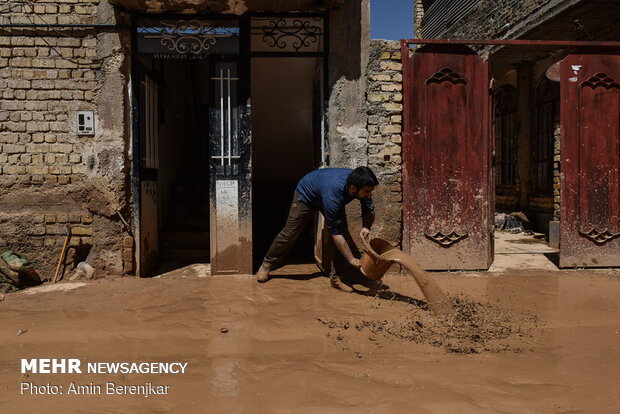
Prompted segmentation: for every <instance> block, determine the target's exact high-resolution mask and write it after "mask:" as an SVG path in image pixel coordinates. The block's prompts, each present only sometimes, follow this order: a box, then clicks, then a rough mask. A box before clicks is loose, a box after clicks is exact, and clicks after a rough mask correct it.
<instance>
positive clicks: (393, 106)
mask: <svg viewBox="0 0 620 414" xmlns="http://www.w3.org/2000/svg"><path fill="white" fill-rule="evenodd" d="M383 107H384V108H385V110H386V111H389V112H402V110H403V106H402V104H399V103H393V102H386V103H384V104H383Z"/></svg>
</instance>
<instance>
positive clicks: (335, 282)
mask: <svg viewBox="0 0 620 414" xmlns="http://www.w3.org/2000/svg"><path fill="white" fill-rule="evenodd" d="M329 282H330V283H331V285H332V287H333V288H335V289H338V290H340V291H342V292H345V293H352V292H353V288H352V287H351V286H348V285H345V284H344V283H343V282H342V280H340V278H339V277H338V276H336V275H334V276H330V277H329Z"/></svg>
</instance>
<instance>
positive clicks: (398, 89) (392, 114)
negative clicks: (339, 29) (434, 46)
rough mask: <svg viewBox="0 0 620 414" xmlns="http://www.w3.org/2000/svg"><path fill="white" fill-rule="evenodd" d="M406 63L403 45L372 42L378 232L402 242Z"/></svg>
mask: <svg viewBox="0 0 620 414" xmlns="http://www.w3.org/2000/svg"><path fill="white" fill-rule="evenodd" d="M402 79H403V77H402V63H401V54H400V44H399V43H398V42H395V41H386V40H372V41H371V45H370V61H369V65H368V93H367V113H368V166H369V167H370V168H371V169H372V170H373V171H375V173H377V178H378V179H379V182H380V184H381V185H380V186H379V187H378V188H377V189H376V190H375V197H374V198H375V200H376V201H375V206H376V209H377V222H376V224H375V226H374V232H375V233H376V234H377V235H379V236H381V237H383V238H386V239H388V240H390V241H392V242H394V243H398V244H400V243H401V238H402V168H401V166H402V121H403V119H402V111H403V94H402V88H403V86H402Z"/></svg>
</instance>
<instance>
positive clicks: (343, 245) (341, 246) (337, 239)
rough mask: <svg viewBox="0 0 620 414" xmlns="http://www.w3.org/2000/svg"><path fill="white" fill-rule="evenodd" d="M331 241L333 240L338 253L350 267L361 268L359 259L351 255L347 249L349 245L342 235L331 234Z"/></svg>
mask: <svg viewBox="0 0 620 414" xmlns="http://www.w3.org/2000/svg"><path fill="white" fill-rule="evenodd" d="M332 239H333V240H334V244H335V245H336V248H337V249H338V251H339V252H340V253H341V254H342V255H343V256H344V258H345V259H346V261H347V262H349V263H350V264H351V266H354V267H357V268H358V269H359V267H360V266H361V264H360V261H359V259H356V258H355V257H354V256H353V253H351V249H350V248H349V244H348V243H347V240H346V239H345V238H344V236H343V235H342V234H332Z"/></svg>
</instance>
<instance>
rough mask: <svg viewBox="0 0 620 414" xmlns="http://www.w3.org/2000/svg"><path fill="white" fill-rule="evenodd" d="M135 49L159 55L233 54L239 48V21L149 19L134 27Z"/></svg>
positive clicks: (181, 56)
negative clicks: (136, 46)
mask: <svg viewBox="0 0 620 414" xmlns="http://www.w3.org/2000/svg"><path fill="white" fill-rule="evenodd" d="M137 34H138V52H139V53H153V54H160V55H161V57H180V58H183V57H188V56H201V55H207V54H211V53H226V54H234V53H238V50H239V27H238V22H237V21H236V20H235V21H232V20H221V21H216V20H196V19H193V20H183V19H179V20H175V21H165V20H150V21H140V22H139V24H138V28H137Z"/></svg>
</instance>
